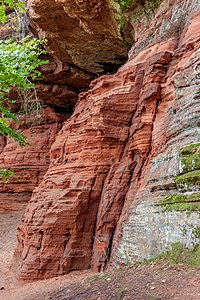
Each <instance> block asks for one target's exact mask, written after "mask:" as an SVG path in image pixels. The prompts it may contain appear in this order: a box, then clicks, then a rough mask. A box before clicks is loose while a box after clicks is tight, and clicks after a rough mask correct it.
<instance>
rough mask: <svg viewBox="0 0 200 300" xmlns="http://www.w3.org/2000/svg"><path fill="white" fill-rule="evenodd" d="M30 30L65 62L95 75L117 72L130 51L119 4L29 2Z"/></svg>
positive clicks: (98, 0)
mask: <svg viewBox="0 0 200 300" xmlns="http://www.w3.org/2000/svg"><path fill="white" fill-rule="evenodd" d="M28 8H29V16H30V19H31V22H30V26H31V29H32V31H33V32H35V33H37V35H38V36H39V37H40V38H45V39H46V41H47V44H46V47H47V49H48V51H49V52H50V53H51V54H53V55H54V56H56V57H58V58H59V59H60V60H61V61H62V62H65V63H66V62H67V63H70V64H73V65H76V66H78V67H80V68H81V69H84V70H87V71H89V72H92V73H97V74H100V73H104V72H105V71H108V72H109V71H114V70H116V69H117V68H118V67H119V66H120V65H121V64H122V63H123V62H125V61H126V59H127V52H128V48H129V47H127V45H126V41H125V40H124V39H123V37H122V35H121V32H120V26H121V22H122V12H121V9H120V6H119V4H118V3H117V2H116V1H108V0H106V1H102V0H95V1H79V0H73V1H71V0H56V1H54V0H45V1H41V0H29V1H28Z"/></svg>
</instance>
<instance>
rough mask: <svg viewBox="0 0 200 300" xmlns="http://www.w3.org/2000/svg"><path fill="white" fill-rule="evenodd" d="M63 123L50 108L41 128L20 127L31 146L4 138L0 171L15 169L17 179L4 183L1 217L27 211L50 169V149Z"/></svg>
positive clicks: (0, 192) (0, 186) (0, 191)
mask: <svg viewBox="0 0 200 300" xmlns="http://www.w3.org/2000/svg"><path fill="white" fill-rule="evenodd" d="M23 119H24V117H22V121H24V120H23ZM62 121H63V120H62V118H60V117H59V116H58V115H56V114H55V113H54V112H53V110H51V109H50V108H47V109H45V110H44V111H43V117H42V118H41V119H40V124H38V125H33V124H31V122H30V120H28V122H26V124H24V125H20V127H19V128H20V129H21V131H22V133H23V134H24V135H25V136H26V137H27V140H28V142H29V143H30V145H27V146H24V147H20V146H19V145H18V143H17V142H15V141H13V140H12V139H11V138H8V139H6V138H3V137H1V141H2V143H1V148H0V169H4V168H6V169H11V170H12V171H14V172H15V174H16V178H13V179H10V182H9V183H7V184H5V183H4V182H3V180H1V181H0V213H9V212H12V211H18V210H22V209H24V208H25V206H26V204H27V202H28V200H29V199H30V197H31V194H32V191H33V189H34V188H35V187H36V186H38V184H39V183H40V181H41V179H42V177H43V175H44V174H45V172H46V170H47V168H48V166H49V149H50V147H51V145H52V143H53V142H54V140H55V136H56V134H57V133H58V131H59V129H60V123H61V122H62Z"/></svg>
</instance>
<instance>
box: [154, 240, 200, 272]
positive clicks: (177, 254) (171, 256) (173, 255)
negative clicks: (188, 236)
mask: <svg viewBox="0 0 200 300" xmlns="http://www.w3.org/2000/svg"><path fill="white" fill-rule="evenodd" d="M158 258H160V259H165V260H167V261H168V262H170V263H173V264H185V265H189V266H191V267H193V268H199V267H200V245H196V246H195V247H194V248H193V249H188V248H186V247H185V246H184V244H182V243H180V242H176V243H173V244H171V250H169V251H167V252H166V253H162V254H161V255H159V257H158Z"/></svg>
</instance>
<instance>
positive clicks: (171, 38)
mask: <svg viewBox="0 0 200 300" xmlns="http://www.w3.org/2000/svg"><path fill="white" fill-rule="evenodd" d="M29 2H30V5H32V3H33V5H35V3H37V5H39V1H32V2H31V1H29ZM50 2H51V1H49V2H48V3H50ZM57 2H59V1H57ZM63 2H64V1H63ZM67 5H68V1H66V6H67ZM38 9H39V6H38ZM65 10H67V8H65ZM41 15H42V13H41ZM35 16H36V17H37V18H38V20H39V21H40V20H41V19H42V17H41V16H37V15H35ZM72 18H73V16H72ZM34 21H35V22H37V20H34ZM42 24H43V23H42ZM40 25H41V23H40ZM44 30H45V29H44ZM87 34H89V32H88V31H87ZM199 45H200V10H199V1H197V0H196V1H192V0H191V1H189V0H188V1H184V3H183V1H180V0H176V1H163V2H162V4H161V6H160V9H159V10H158V12H157V14H156V16H155V18H154V20H153V22H152V23H151V26H150V25H147V27H146V28H145V30H144V31H143V32H139V33H138V36H137V41H136V43H135V44H134V45H133V47H132V49H131V51H130V55H129V60H128V61H127V63H126V64H125V65H124V66H122V67H121V68H120V69H119V70H118V72H117V73H116V74H114V75H105V76H102V77H100V78H98V79H97V80H95V81H93V82H92V84H91V86H90V90H89V91H88V92H86V93H82V94H80V95H79V101H78V104H77V105H76V108H75V111H74V113H73V115H72V116H71V118H70V119H68V120H67V121H66V122H65V124H64V126H63V128H62V129H61V131H60V132H59V134H58V136H57V137H56V140H55V142H54V144H53V145H52V147H51V151H50V160H51V162H50V166H49V169H48V171H47V172H46V174H45V176H44V178H43V180H42V182H41V184H40V185H39V186H38V187H37V188H36V189H35V190H34V193H33V196H32V198H31V201H30V202H29V204H28V206H27V208H26V210H25V214H24V216H23V219H22V221H21V223H20V225H19V232H18V245H17V249H16V252H15V259H16V261H17V263H18V277H19V278H20V279H22V280H34V279H42V278H48V277H52V276H55V275H59V274H64V273H67V272H69V271H71V270H78V269H86V268H90V267H91V266H92V267H93V268H94V269H96V270H101V269H103V268H104V267H105V266H106V264H107V263H108V260H109V259H111V258H113V260H114V261H115V262H116V261H118V262H119V261H125V260H126V259H130V260H134V259H137V258H138V257H139V258H140V257H143V258H145V257H146V258H148V257H149V256H150V257H151V255H152V254H153V253H155V252H156V251H157V252H159V251H160V250H162V245H161V244H159V237H160V240H161V233H162V230H163V229H162V230H161V229H160V227H162V228H163V226H165V224H166V219H164V217H163V219H162V220H161V221H160V220H158V221H159V222H160V223H161V225H162V226H160V227H159V228H158V230H157V227H156V226H157V225H156V223H155V220H157V219H156V216H158V214H157V215H154V214H153V213H152V211H151V207H152V205H153V204H152V203H153V202H155V201H156V200H155V199H157V198H159V197H161V194H163V193H164V194H165V195H166V194H167V193H174V190H175V189H176V187H175V185H174V181H173V176H175V175H177V174H178V172H179V158H178V152H177V151H178V150H179V149H181V148H182V147H184V146H186V145H188V144H190V143H198V142H199V140H200V136H199V121H198V117H199V103H198V102H199V101H198V100H199V96H198V95H199V94H198V86H199V64H200V63H199V59H200V53H199ZM49 47H51V46H50V45H49ZM53 49H54V48H53ZM156 159H157V161H156ZM158 190H160V191H161V192H160V193H159V194H158V193H157V192H156V191H158ZM156 197H157V198H156ZM141 203H145V205H146V206H145V205H144V206H141ZM161 214H162V213H160V215H161ZM138 215H139V216H140V219H139V220H138V217H137V216H138ZM150 216H152V217H151V220H149V219H148V218H150ZM162 216H163V215H162ZM182 216H183V214H182ZM178 217H179V218H181V215H180V216H179V215H178ZM184 217H185V216H184ZM166 218H168V219H169V216H167V217H166ZM175 219H176V220H177V216H175ZM150 221H151V222H150ZM159 222H158V225H159V224H160V223H159ZM198 222H199V221H198ZM172 223H173V221H172ZM163 224H164V225H163ZM170 224H171V223H170ZM168 225H169V224H167V226H168ZM148 226H149V228H151V229H152V228H154V229H152V232H153V230H154V231H156V230H157V231H158V232H159V234H158V235H157V236H154V235H153V233H152V232H151V234H152V235H151V236H149V235H148V234H149V232H148V230H149V228H148ZM177 226H178V225H177ZM176 229H177V228H176ZM159 230H160V231H159ZM133 232H134V234H133ZM147 233H148V234H147ZM152 237H154V238H155V241H153V240H152ZM143 242H144V243H143ZM153 242H154V243H153ZM164 242H165V244H166V243H167V242H168V241H166V240H165V241H164ZM164 242H163V243H164ZM145 243H146V244H145ZM168 243H169V242H168ZM138 245H140V246H141V247H140V253H139V252H138ZM155 245H156V246H155ZM154 246H155V247H157V248H156V249H157V250H156V251H155V249H154V251H153V250H152V247H154ZM141 254H142V255H141Z"/></svg>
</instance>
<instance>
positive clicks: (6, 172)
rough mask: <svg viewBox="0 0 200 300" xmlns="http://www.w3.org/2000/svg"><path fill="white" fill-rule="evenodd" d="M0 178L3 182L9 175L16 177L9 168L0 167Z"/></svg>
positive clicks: (6, 180) (6, 181)
mask: <svg viewBox="0 0 200 300" xmlns="http://www.w3.org/2000/svg"><path fill="white" fill-rule="evenodd" d="M0 175H1V178H2V179H3V181H4V182H5V183H8V181H9V179H10V178H11V177H16V175H15V173H14V172H13V171H11V170H6V169H1V170H0Z"/></svg>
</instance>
